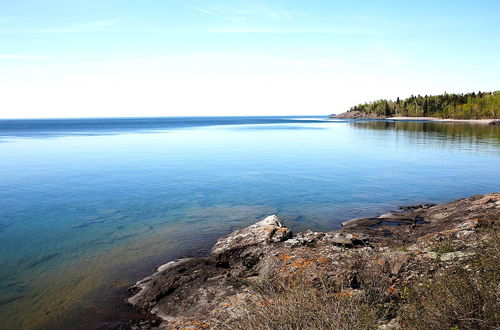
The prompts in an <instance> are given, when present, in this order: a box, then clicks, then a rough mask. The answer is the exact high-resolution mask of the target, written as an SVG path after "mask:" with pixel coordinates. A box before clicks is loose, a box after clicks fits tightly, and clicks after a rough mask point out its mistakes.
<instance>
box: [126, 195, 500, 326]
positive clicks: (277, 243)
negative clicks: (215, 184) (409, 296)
mask: <svg viewBox="0 0 500 330" xmlns="http://www.w3.org/2000/svg"><path fill="white" fill-rule="evenodd" d="M499 214H500V193H492V194H487V195H477V196H473V197H470V198H465V199H460V200H457V201H453V202H451V203H446V204H441V205H431V204H426V205H418V206H414V207H405V208H404V209H402V210H400V211H395V212H391V213H388V214H384V215H381V216H377V217H371V218H363V219H353V220H349V221H345V222H343V223H342V225H343V228H342V229H339V230H335V231H332V232H327V233H321V232H313V231H306V232H303V233H299V234H297V235H292V233H291V231H290V229H289V228H287V227H286V226H285V225H284V224H283V223H282V222H281V221H280V219H279V218H278V217H277V216H275V215H272V216H269V217H267V218H265V219H263V220H262V221H260V222H258V223H256V224H254V225H252V226H249V227H247V228H244V229H241V230H237V231H235V232H233V233H231V234H229V235H228V236H225V237H223V238H221V239H219V240H218V241H217V243H216V244H215V246H214V247H213V248H212V251H211V254H210V256H208V257H206V258H184V259H180V260H176V261H172V262H169V263H167V264H165V265H163V266H160V267H159V268H158V269H157V271H156V272H155V273H154V274H152V275H151V276H148V277H146V278H145V279H143V280H141V281H139V282H137V283H136V284H135V285H134V286H133V287H132V289H131V290H132V292H133V296H132V297H130V298H129V299H128V303H130V304H131V305H133V306H135V307H137V308H139V309H141V310H143V311H148V312H150V313H153V314H155V315H157V316H158V317H159V318H160V319H161V324H160V325H158V327H159V328H161V329H180V328H192V329H200V328H207V327H210V326H212V325H214V322H220V320H221V319H222V320H225V319H227V320H229V319H230V318H231V317H234V316H235V315H240V314H241V313H242V309H244V306H245V305H244V303H243V302H244V301H246V300H248V299H251V293H250V292H249V290H248V285H249V283H253V282H258V281H260V282H262V281H267V280H269V279H273V280H277V281H283V282H284V283H285V282H286V281H289V280H290V279H291V278H294V277H297V276H299V275H300V278H301V279H306V280H310V281H311V283H313V282H314V280H315V279H317V278H319V277H320V276H326V275H327V276H337V275H338V274H339V273H341V272H343V271H346V270H348V269H350V270H351V271H352V269H353V268H352V267H354V266H353V260H363V261H364V266H363V267H368V268H370V267H375V266H376V267H384V269H386V270H387V274H388V275H387V276H389V277H390V278H389V280H390V281H389V282H390V283H391V285H392V286H391V291H390V292H389V290H388V292H389V293H388V294H393V293H394V291H396V290H397V287H398V286H397V285H398V283H409V282H411V281H414V280H416V279H419V278H422V277H425V276H427V275H428V274H430V273H431V272H432V271H434V268H433V267H434V262H435V260H436V258H439V260H440V261H441V262H443V263H445V264H451V263H460V262H464V261H466V260H467V259H468V258H470V257H471V256H473V255H474V254H475V251H477V249H480V248H481V244H486V243H482V242H487V240H486V239H485V237H484V235H487V234H485V233H484V232H483V231H480V230H479V228H481V227H482V226H485V224H486V223H487V224H488V226H492V227H494V228H495V229H496V228H497V227H498V220H499ZM443 240H451V241H452V242H453V244H454V246H456V249H455V250H454V251H448V250H442V251H441V250H439V249H437V250H436V249H435V246H436V244H438V243H439V242H442V241H443ZM403 247H404V248H403ZM348 265H349V266H348ZM355 282H356V278H355V276H353V277H352V283H353V284H352V288H348V289H349V290H351V291H352V290H356V286H355ZM351 291H349V292H351ZM215 320H218V321H215ZM394 322H396V321H394V320H390V322H388V323H394ZM148 327H149V328H151V327H153V326H152V325H151V324H146V325H143V326H141V327H140V328H148ZM155 327H156V326H155Z"/></svg>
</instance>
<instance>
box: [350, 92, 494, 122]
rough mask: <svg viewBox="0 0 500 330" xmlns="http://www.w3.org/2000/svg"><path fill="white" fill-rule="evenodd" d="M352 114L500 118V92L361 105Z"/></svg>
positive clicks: (398, 99) (433, 96)
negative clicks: (357, 112) (356, 112)
mask: <svg viewBox="0 0 500 330" xmlns="http://www.w3.org/2000/svg"><path fill="white" fill-rule="evenodd" d="M349 111H359V112H363V113H373V114H377V115H379V116H384V117H392V116H402V117H441V118H453V119H485V118H500V91H496V92H487V93H483V92H478V93H477V94H476V93H474V92H472V93H467V94H447V93H444V94H442V95H430V96H428V95H425V96H421V95H417V96H413V95H412V96H410V97H409V98H407V99H404V100H401V99H400V98H399V97H398V98H397V100H396V101H388V100H378V101H374V102H371V103H365V104H358V105H356V106H354V107H352V108H351V109H350V110H349Z"/></svg>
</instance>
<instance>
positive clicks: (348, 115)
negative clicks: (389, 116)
mask: <svg viewBox="0 0 500 330" xmlns="http://www.w3.org/2000/svg"><path fill="white" fill-rule="evenodd" d="M330 118H334V119H385V117H383V116H379V115H377V114H374V113H364V112H360V111H347V112H343V113H341V114H338V115H331V116H330Z"/></svg>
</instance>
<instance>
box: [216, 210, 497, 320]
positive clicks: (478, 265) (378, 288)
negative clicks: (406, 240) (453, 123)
mask: <svg viewBox="0 0 500 330" xmlns="http://www.w3.org/2000/svg"><path fill="white" fill-rule="evenodd" d="M495 221H496V220H494V219H482V220H481V229H480V230H479V232H480V233H482V235H484V236H483V237H485V238H486V237H487V238H488V239H487V241H486V242H482V246H476V247H475V248H473V249H471V250H468V253H469V254H470V255H473V257H472V258H470V259H468V260H467V261H464V262H461V263H452V264H450V263H449V262H445V261H444V256H446V255H453V254H460V253H461V252H460V249H462V248H463V246H460V242H458V241H452V240H445V241H440V242H439V241H438V242H436V243H435V246H434V247H433V250H434V251H436V253H437V258H436V260H435V261H434V263H431V264H430V265H429V266H428V267H430V268H432V269H433V271H432V272H429V273H427V274H426V275H425V276H421V277H420V278H418V279H404V280H403V281H399V282H398V281H394V279H393V275H394V274H393V273H391V270H390V269H388V268H386V267H384V266H383V265H384V259H380V260H379V263H378V264H376V265H375V267H374V265H373V263H370V262H369V261H367V260H366V259H363V258H360V257H358V258H354V259H352V260H351V263H350V265H348V267H345V268H343V269H342V271H340V272H338V274H337V276H335V277H331V276H327V275H326V274H319V275H320V276H318V277H315V278H313V279H311V278H308V277H304V278H296V279H295V280H293V281H288V282H283V281H278V280H276V279H272V280H270V281H262V282H259V283H255V284H250V285H249V286H248V288H249V290H250V292H251V295H252V296H253V297H256V298H255V299H253V300H249V301H248V302H247V305H246V306H245V313H241V314H240V315H239V316H238V317H236V318H234V319H232V320H230V321H229V322H228V321H227V320H226V319H224V320H221V322H220V324H219V326H217V328H220V329H325V330H326V329H346V330H347V329H415V330H418V329H443V330H465V329H469V330H477V329H498V328H499V327H500V305H499V304H500V287H499V283H500V273H499V271H498V265H499V262H500V260H499V258H500V254H499V252H500V236H499V234H498V232H497V231H495V229H494V228H493V223H494V222H495ZM485 233H487V234H486V235H485ZM489 235H491V236H489ZM407 248H408V247H405V246H402V247H399V249H400V250H401V251H403V250H406V249H407ZM441 258H443V260H442V259H441ZM344 266H345V265H344ZM353 287H354V288H353ZM388 320H393V322H389V324H387V322H388Z"/></svg>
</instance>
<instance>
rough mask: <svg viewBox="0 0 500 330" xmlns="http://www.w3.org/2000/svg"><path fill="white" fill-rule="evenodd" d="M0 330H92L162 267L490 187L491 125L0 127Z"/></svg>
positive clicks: (168, 121)
mask: <svg viewBox="0 0 500 330" xmlns="http://www.w3.org/2000/svg"><path fill="white" fill-rule="evenodd" d="M0 155H1V157H0V195H1V198H0V258H1V259H0V261H1V267H0V324H3V325H6V326H8V328H51V327H54V326H58V327H66V326H71V327H76V326H79V327H81V328H88V327H90V326H94V325H95V324H98V325H102V324H108V323H109V322H112V321H114V320H116V319H119V318H122V317H125V316H126V315H127V313H130V311H129V310H128V309H127V308H126V307H124V305H123V304H121V300H120V299H121V298H122V296H121V294H122V293H123V292H124V291H123V290H124V288H126V287H127V286H128V285H129V284H130V283H132V282H133V281H135V280H138V279H139V278H140V277H141V276H144V275H146V274H147V273H148V272H150V271H151V269H152V268H153V267H154V266H155V265H158V264H159V263H162V262H166V261H168V260H169V259H171V258H175V257H179V256H182V255H185V254H195V255H200V254H205V253H207V252H208V249H209V248H210V247H211V245H212V244H213V243H214V241H215V240H216V239H217V238H218V237H220V236H221V235H224V234H226V233H228V232H229V231H231V230H234V229H236V228H240V227H242V226H244V225H247V224H250V223H252V222H254V221H256V220H258V219H260V218H261V217H263V216H265V215H269V214H272V213H277V214H278V215H280V216H281V217H283V219H284V220H285V221H286V222H287V224H289V225H290V226H291V227H292V229H293V230H295V231H300V230H304V229H306V228H311V229H315V230H331V229H335V228H338V226H339V223H340V221H342V220H345V219H349V218H354V217H360V216H371V215H374V214H377V213H384V212H387V211H388V210H391V209H395V208H397V206H398V205H408V204H417V203H423V202H444V201H449V200H452V199H455V198H460V197H465V196H468V195H473V194H478V193H487V192H493V191H499V190H500V128H499V127H494V126H488V125H468V124H457V123H424V122H397V123H395V122H389V121H365V122H349V121H326V120H325V118H321V117H318V118H279V117H260V118H259V117H257V118H243V117H233V118H230V117H226V118H149V119H133V118H131V119H86V120H10V121H7V120H0Z"/></svg>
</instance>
